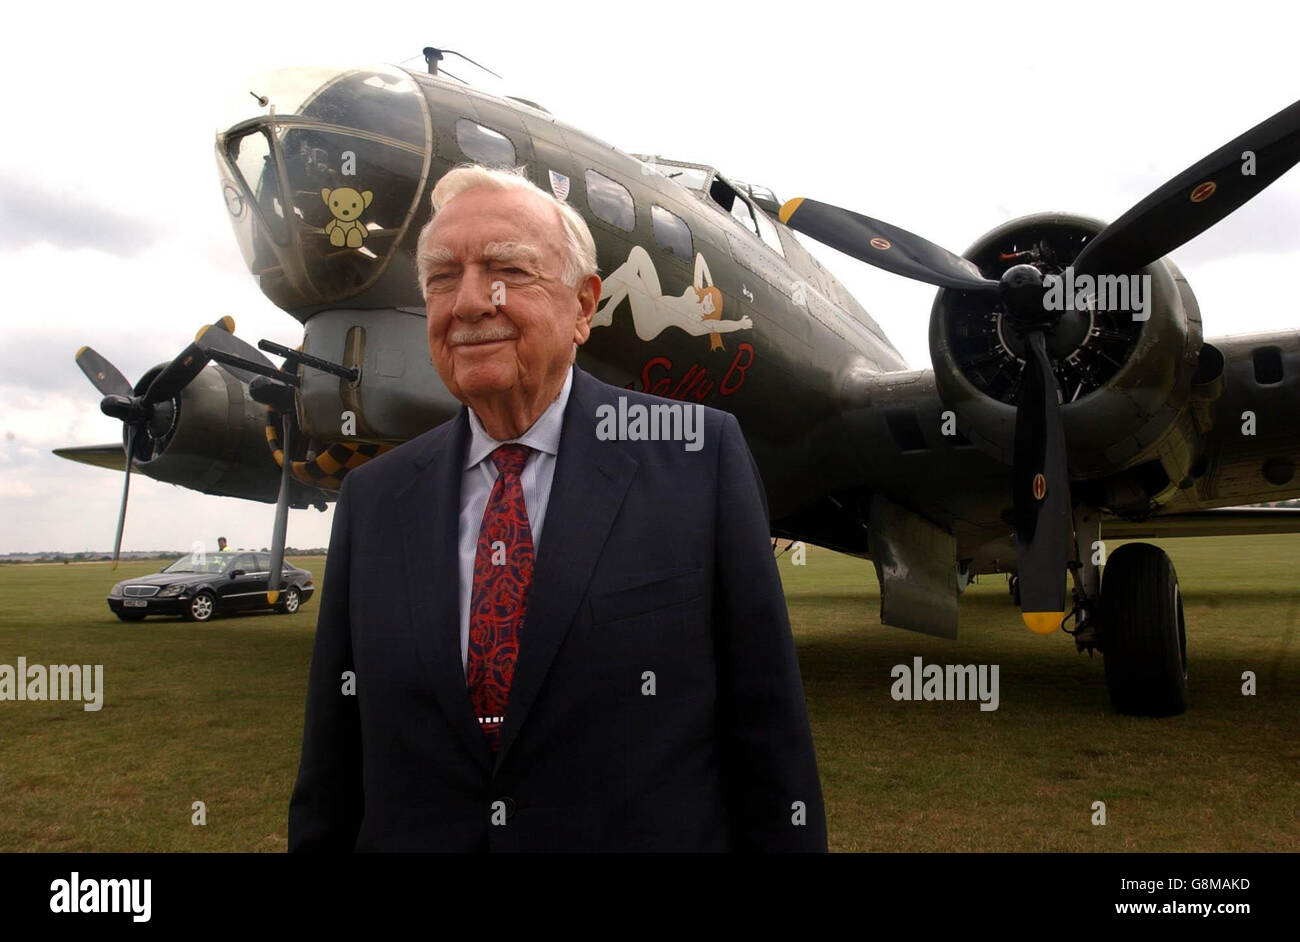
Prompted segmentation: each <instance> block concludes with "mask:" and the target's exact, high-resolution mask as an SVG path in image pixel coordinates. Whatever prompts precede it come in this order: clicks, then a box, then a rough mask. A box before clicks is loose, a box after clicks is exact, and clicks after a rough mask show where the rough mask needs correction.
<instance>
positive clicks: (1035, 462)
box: [779, 102, 1300, 634]
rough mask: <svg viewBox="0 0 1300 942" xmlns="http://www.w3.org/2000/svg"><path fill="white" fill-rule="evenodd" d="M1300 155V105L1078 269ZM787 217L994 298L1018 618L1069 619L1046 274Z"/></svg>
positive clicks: (1206, 221) (1113, 257) (1239, 196)
mask: <svg viewBox="0 0 1300 942" xmlns="http://www.w3.org/2000/svg"><path fill="white" fill-rule="evenodd" d="M1297 162H1300V102H1296V103H1294V104H1292V105H1289V106H1288V107H1286V108H1283V109H1282V110H1281V111H1279V112H1278V113H1277V114H1275V115H1273V116H1272V117H1270V118H1268V119H1266V120H1264V121H1262V122H1260V123H1259V124H1257V125H1255V126H1254V127H1253V128H1251V129H1250V130H1249V131H1246V132H1245V133H1244V134H1242V135H1239V136H1238V137H1236V138H1234V139H1233V140H1231V141H1229V142H1228V143H1227V144H1225V145H1223V146H1222V147H1220V148H1219V149H1218V150H1216V151H1214V152H1213V153H1211V154H1209V155H1207V156H1206V157H1205V158H1203V159H1202V160H1200V161H1198V162H1196V163H1194V164H1192V166H1190V167H1188V168H1187V169H1186V170H1184V171H1183V172H1182V173H1180V174H1178V175H1177V176H1176V177H1174V178H1173V179H1171V180H1170V181H1169V182H1167V183H1165V184H1164V185H1163V186H1161V187H1159V188H1158V189H1156V190H1155V191H1153V192H1152V193H1151V194H1149V195H1148V196H1147V197H1145V198H1144V199H1142V200H1141V201H1140V202H1138V203H1137V204H1135V205H1134V206H1133V207H1132V208H1131V209H1129V210H1128V211H1127V212H1126V213H1124V214H1123V215H1122V216H1120V217H1119V218H1118V219H1117V220H1115V221H1114V222H1113V223H1111V224H1110V225H1109V226H1107V227H1106V228H1105V229H1103V230H1102V231H1101V232H1100V233H1098V234H1097V235H1096V236H1095V237H1094V238H1093V239H1092V240H1091V241H1090V242H1088V244H1087V245H1086V246H1084V248H1083V250H1082V251H1081V252H1080V253H1079V254H1078V256H1077V257H1076V258H1075V259H1074V260H1073V266H1074V268H1075V271H1076V272H1078V273H1087V274H1093V275H1097V274H1128V273H1132V272H1135V271H1137V270H1138V269H1140V268H1142V267H1144V266H1145V265H1149V264H1150V263H1151V262H1153V261H1155V260H1156V259H1158V258H1160V257H1161V256H1163V255H1166V254H1168V253H1169V252H1171V251H1172V250H1174V249H1176V248H1178V247H1179V246H1181V245H1183V244H1184V243H1185V242H1187V241H1188V240H1190V239H1192V238H1194V237H1195V236H1197V235H1200V234H1201V233H1202V232H1204V231H1205V230H1206V229H1208V228H1210V226H1212V225H1214V224H1215V223H1216V222H1218V221H1219V220H1221V219H1223V218H1224V217H1225V216H1227V215H1229V214H1230V213H1232V212H1233V211H1234V210H1236V209H1237V208H1239V207H1240V206H1242V205H1243V204H1245V203H1246V202H1247V201H1249V200H1250V199H1252V198H1253V197H1254V196H1256V195H1257V194H1258V193H1260V192H1261V191H1262V190H1264V188H1266V187H1267V186H1268V185H1269V184H1271V183H1272V182H1273V181H1275V180H1276V179H1278V178H1279V177H1280V176H1282V174H1284V173H1286V171H1287V170H1289V169H1291V167H1293V166H1294V165H1295V164H1296V163H1297ZM779 218H780V220H781V222H783V223H785V224H786V225H787V226H789V227H790V228H791V229H794V230H796V231H798V232H803V233H804V234H806V235H808V236H810V237H812V238H814V239H816V240H818V241H819V242H823V243H825V244H826V245H829V246H831V247H832V248H835V249H839V250H840V251H841V252H844V253H846V254H848V255H852V256H853V257H854V258H857V259H860V260H862V261H864V262H866V263H867V264H869V265H873V266H875V267H877V268H881V269H884V270H885V271H890V272H894V273H895V274H899V275H903V276H904V277H907V278H911V279H913V280H915V281H921V282H924V283H926V284H931V285H935V286H937V287H940V288H954V289H957V290H960V291H970V292H976V293H980V294H984V295H996V298H997V302H998V304H999V305H1000V307H1001V308H1002V310H1003V311H1004V312H1005V314H1006V315H1007V317H1008V318H1009V319H1010V321H1011V323H1012V325H1013V326H1014V327H1015V329H1016V330H1017V331H1018V332H1019V333H1020V335H1021V336H1022V337H1023V338H1024V341H1025V365H1024V370H1023V372H1022V374H1021V375H1022V378H1021V385H1020V393H1019V397H1018V402H1017V405H1016V426H1015V447H1014V454H1013V459H1012V460H1013V467H1012V474H1011V480H1012V501H1013V508H1014V514H1015V523H1016V553H1017V557H1018V559H1017V563H1018V570H1019V580H1020V581H1019V585H1020V601H1021V615H1022V617H1023V618H1024V621H1025V624H1026V625H1028V626H1029V628H1030V629H1031V630H1032V631H1035V632H1037V633H1039V634H1045V633H1048V632H1051V631H1054V630H1056V628H1057V627H1059V626H1060V624H1061V621H1062V619H1063V618H1064V610H1065V577H1064V570H1065V568H1066V564H1067V562H1068V560H1069V554H1070V513H1071V507H1072V502H1071V499H1070V486H1069V469H1068V466H1067V461H1066V447H1065V427H1064V424H1063V423H1062V420H1061V405H1060V390H1059V386H1058V384H1057V381H1056V376H1055V373H1054V371H1053V367H1052V362H1051V359H1050V357H1049V356H1048V354H1047V335H1048V334H1050V333H1052V331H1053V330H1054V329H1055V328H1056V326H1057V324H1058V323H1059V322H1060V312H1053V311H1048V310H1046V309H1045V308H1044V305H1043V296H1044V287H1043V273H1042V272H1041V271H1040V270H1039V269H1038V268H1036V267H1034V266H1033V265H1013V266H1012V267H1010V268H1008V269H1007V270H1006V271H1005V272H1004V273H1003V274H1002V277H1001V279H1000V280H998V281H993V280H991V279H988V278H985V277H984V276H983V275H982V274H981V273H980V272H979V271H978V270H977V269H976V268H975V266H974V265H973V264H972V263H971V262H969V261H968V260H966V259H964V258H962V257H961V256H959V255H955V254H953V253H952V252H949V251H948V250H947V249H944V248H942V247H941V246H938V245H936V244H934V243H933V242H930V241H928V240H926V239H923V238H922V237H921V236H918V235H916V234H914V233H911V232H908V231H907V230H906V229H900V228H898V227H897V226H893V225H890V224H889V223H885V222H881V221H880V220H878V219H872V218H871V217H869V216H863V215H861V214H860V213H855V212H853V211H851V210H847V209H841V208H840V207H837V206H833V205H831V204H829V203H819V202H817V201H816V200H810V199H803V198H799V199H793V200H790V201H789V202H787V203H786V204H785V205H784V206H782V207H781V211H780V213H779Z"/></svg>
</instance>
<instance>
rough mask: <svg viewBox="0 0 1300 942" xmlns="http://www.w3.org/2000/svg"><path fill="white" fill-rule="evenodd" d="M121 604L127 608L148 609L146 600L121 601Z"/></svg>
mask: <svg viewBox="0 0 1300 942" xmlns="http://www.w3.org/2000/svg"><path fill="white" fill-rule="evenodd" d="M122 604H123V605H125V606H126V607H127V608H148V607H149V600H148V599H123V600H122Z"/></svg>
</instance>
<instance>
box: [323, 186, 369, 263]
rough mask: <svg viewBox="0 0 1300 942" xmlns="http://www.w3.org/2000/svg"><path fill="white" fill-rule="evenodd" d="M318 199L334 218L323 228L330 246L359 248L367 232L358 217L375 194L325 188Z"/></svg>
mask: <svg viewBox="0 0 1300 942" xmlns="http://www.w3.org/2000/svg"><path fill="white" fill-rule="evenodd" d="M320 198H321V199H322V200H324V201H325V205H326V206H327V207H329V211H330V215H332V216H333V217H334V218H333V219H331V220H330V221H329V224H328V225H326V226H325V234H326V235H327V236H329V237H330V245H337V246H344V245H346V246H347V247H348V248H350V249H359V248H361V243H362V242H364V241H365V238H366V236H367V235H368V232H367V231H366V227H365V226H363V225H362V224H361V220H360V218H359V217H360V216H361V214H362V213H363V212H365V210H366V207H368V206H369V205H370V201H371V200H372V199H374V198H375V194H374V193H373V192H371V191H370V190H361V191H357V190H354V189H352V187H350V186H340V187H336V188H335V189H333V190H331V189H330V188H329V187H326V188H325V189H323V190H321V191H320Z"/></svg>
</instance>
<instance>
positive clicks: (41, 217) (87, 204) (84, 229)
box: [0, 174, 161, 258]
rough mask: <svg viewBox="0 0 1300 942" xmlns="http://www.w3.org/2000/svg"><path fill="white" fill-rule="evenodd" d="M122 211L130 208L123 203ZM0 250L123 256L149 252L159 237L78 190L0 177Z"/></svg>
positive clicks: (143, 223)
mask: <svg viewBox="0 0 1300 942" xmlns="http://www.w3.org/2000/svg"><path fill="white" fill-rule="evenodd" d="M123 205H124V206H128V207H129V206H130V202H129V201H127V202H125V203H124V204H123ZM0 219H4V221H5V224H4V226H0V250H3V249H7V248H11V247H18V246H26V245H31V244H32V243H34V242H46V243H49V244H50V245H54V246H58V247H59V248H64V249H81V248H91V249H98V250H99V251H101V252H107V253H109V254H111V255H115V256H118V257H122V258H125V257H128V256H131V255H136V254H138V253H140V252H143V251H144V250H145V249H147V248H149V247H150V246H151V245H153V244H154V242H156V241H157V239H158V238H159V237H160V235H161V230H160V229H159V228H158V227H157V226H156V225H155V224H154V223H152V222H150V221H148V220H145V219H142V218H141V217H140V216H138V215H136V214H134V213H132V212H130V211H129V210H124V209H120V208H117V207H114V206H110V205H108V204H107V203H105V202H104V201H103V196H102V195H101V194H96V195H95V196H90V195H89V194H87V193H86V192H84V191H81V190H80V188H78V187H66V186H60V187H58V188H57V189H56V188H54V187H52V186H50V184H49V183H48V182H39V181H38V182H33V181H32V180H24V179H21V178H18V177H15V176H13V175H12V174H4V175H0Z"/></svg>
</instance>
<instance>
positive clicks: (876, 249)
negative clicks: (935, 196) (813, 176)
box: [778, 197, 998, 292]
mask: <svg viewBox="0 0 1300 942" xmlns="http://www.w3.org/2000/svg"><path fill="white" fill-rule="evenodd" d="M778 218H780V220H781V221H782V222H783V223H785V224H786V225H787V226H789V227H790V228H791V229H794V230H795V231H796V232H802V233H804V234H805V235H807V236H810V237H812V238H814V239H816V240H817V241H818V242H822V243H824V244H826V245H829V246H830V247H831V248H835V249H839V250H840V251H841V252H844V253H845V254H846V255H852V256H853V257H854V258H856V259H860V260H861V261H864V262H866V263H867V264H868V265H874V266H875V267H876V268H883V269H884V270H885V271H889V272H893V273H894V274H896V275H902V276H903V277H905V278H911V279H912V280H914V281H923V282H925V283H926V284H930V285H937V286H938V287H940V288H958V289H960V290H962V291H981V292H994V291H997V290H998V283H997V282H996V281H991V280H989V279H988V278H985V277H984V276H983V275H981V274H980V272H979V269H977V268H976V267H975V266H974V264H972V263H971V262H969V261H968V260H966V259H964V258H962V257H961V256H960V255H954V254H953V253H952V252H949V251H948V250H947V249H945V248H942V247H941V246H938V245H935V244H934V243H933V242H930V241H928V240H926V239H923V238H921V237H920V236H919V235H915V234H913V233H911V232H908V231H907V230H906V229H899V228H898V227H897V226H891V225H890V224H889V223H887V222H881V221H880V220H879V219H872V218H871V217H870V216H863V215H861V214H860V213H855V212H852V211H851V210H847V209H840V208H839V207H838V206H832V205H830V204H829V203H819V202H817V201H816V200H809V199H804V198H803V197H799V198H798V199H792V200H790V201H789V202H787V203H786V204H785V205H784V206H782V207H781V212H780V213H779V216H778Z"/></svg>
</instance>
